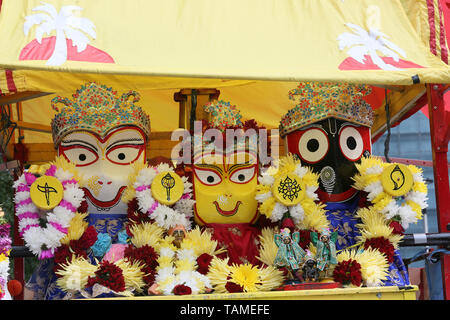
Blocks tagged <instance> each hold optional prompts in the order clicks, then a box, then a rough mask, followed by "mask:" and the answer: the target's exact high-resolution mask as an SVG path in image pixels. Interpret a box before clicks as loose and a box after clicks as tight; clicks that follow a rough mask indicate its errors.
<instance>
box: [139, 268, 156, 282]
mask: <svg viewBox="0 0 450 320" xmlns="http://www.w3.org/2000/svg"><path fill="white" fill-rule="evenodd" d="M141 270H142V272H143V273H144V274H145V275H144V278H143V280H144V282H145V283H146V284H147V286H149V287H151V286H152V284H153V283H154V282H155V275H156V269H155V268H153V267H150V266H145V267H143V268H142V269H141Z"/></svg>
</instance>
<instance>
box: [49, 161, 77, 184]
mask: <svg viewBox="0 0 450 320" xmlns="http://www.w3.org/2000/svg"><path fill="white" fill-rule="evenodd" d="M52 164H54V165H55V166H56V167H57V168H60V169H62V170H64V171H67V172H70V173H71V174H73V179H75V180H76V181H78V185H79V186H80V187H83V177H82V176H81V175H80V173H79V171H78V170H77V168H76V166H75V163H73V162H69V161H67V159H66V158H64V157H63V156H59V157H56V158H55V161H53V162H51V163H50V165H52ZM49 167H50V166H49Z"/></svg>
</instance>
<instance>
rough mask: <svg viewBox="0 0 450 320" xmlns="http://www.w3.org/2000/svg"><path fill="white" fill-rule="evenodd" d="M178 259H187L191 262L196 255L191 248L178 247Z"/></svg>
mask: <svg viewBox="0 0 450 320" xmlns="http://www.w3.org/2000/svg"><path fill="white" fill-rule="evenodd" d="M177 258H178V260H188V261H191V262H195V259H196V256H195V253H194V250H192V249H179V250H178V251H177Z"/></svg>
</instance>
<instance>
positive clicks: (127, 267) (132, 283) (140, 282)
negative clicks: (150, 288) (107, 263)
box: [115, 259, 146, 292]
mask: <svg viewBox="0 0 450 320" xmlns="http://www.w3.org/2000/svg"><path fill="white" fill-rule="evenodd" d="M115 265H116V266H118V267H119V268H120V269H122V274H123V277H124V279H125V288H126V289H127V290H129V289H134V290H136V291H137V292H142V291H143V288H144V287H145V285H146V284H145V282H144V273H143V272H142V269H141V268H142V267H143V265H142V264H141V262H136V261H134V262H130V261H127V260H124V259H121V260H118V261H116V262H115Z"/></svg>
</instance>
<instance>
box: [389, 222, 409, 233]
mask: <svg viewBox="0 0 450 320" xmlns="http://www.w3.org/2000/svg"><path fill="white" fill-rule="evenodd" d="M389 227H391V228H392V229H393V230H392V234H399V235H403V233H404V232H405V229H403V227H402V225H401V224H400V223H399V222H398V221H395V220H394V221H391V223H389Z"/></svg>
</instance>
